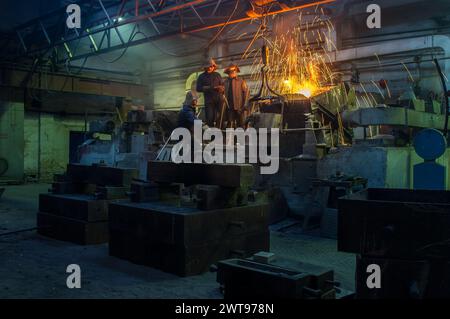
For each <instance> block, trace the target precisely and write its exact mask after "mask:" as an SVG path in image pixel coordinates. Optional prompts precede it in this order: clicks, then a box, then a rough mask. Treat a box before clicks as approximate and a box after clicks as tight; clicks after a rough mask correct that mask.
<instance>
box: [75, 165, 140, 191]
mask: <svg viewBox="0 0 450 319" xmlns="http://www.w3.org/2000/svg"><path fill="white" fill-rule="evenodd" d="M67 176H68V178H69V180H70V181H72V182H73V183H90V184H96V185H99V186H101V185H103V186H129V185H130V184H131V182H132V180H133V179H134V178H137V176H138V171H137V170H136V169H133V168H117V167H108V166H101V165H97V166H96V165H92V166H89V165H81V164H68V165H67Z"/></svg>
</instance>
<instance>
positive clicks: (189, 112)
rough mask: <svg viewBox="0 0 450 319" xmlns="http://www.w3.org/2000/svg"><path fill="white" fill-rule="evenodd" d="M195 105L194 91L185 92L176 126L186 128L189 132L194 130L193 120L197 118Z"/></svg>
mask: <svg viewBox="0 0 450 319" xmlns="http://www.w3.org/2000/svg"><path fill="white" fill-rule="evenodd" d="M197 105H198V96H197V93H196V92H194V91H189V92H187V93H186V98H185V100H184V102H183V106H182V108H181V110H180V113H179V114H178V127H184V128H187V129H188V130H189V131H191V133H192V132H194V121H195V120H198V118H197V115H196V108H197Z"/></svg>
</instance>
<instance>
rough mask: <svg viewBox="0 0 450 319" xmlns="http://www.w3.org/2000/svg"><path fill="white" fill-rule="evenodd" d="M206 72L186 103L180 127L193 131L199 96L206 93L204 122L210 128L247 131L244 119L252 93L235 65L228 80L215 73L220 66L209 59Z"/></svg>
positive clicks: (179, 122)
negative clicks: (239, 128)
mask: <svg viewBox="0 0 450 319" xmlns="http://www.w3.org/2000/svg"><path fill="white" fill-rule="evenodd" d="M203 70H204V72H203V73H202V74H200V76H199V77H198V79H197V82H196V85H195V90H190V91H189V92H187V94H186V99H185V101H184V103H183V106H182V109H181V111H180V114H179V118H178V126H180V127H185V128H187V129H189V130H191V129H192V128H193V125H194V121H195V120H196V119H198V118H197V115H196V108H197V106H198V98H199V97H198V93H197V92H201V93H203V96H204V101H205V105H204V110H205V122H206V124H207V125H208V126H209V127H219V128H223V125H224V124H225V123H226V126H227V127H234V128H236V127H244V125H245V115H246V111H248V101H249V96H250V92H249V89H248V86H247V83H246V82H245V80H244V79H241V78H240V77H238V73H239V72H240V70H239V67H238V66H237V65H236V64H231V65H230V66H228V67H227V68H226V69H225V70H224V73H225V74H227V75H228V77H227V78H226V79H223V78H222V76H221V75H220V74H219V73H218V72H216V70H217V63H216V62H215V61H214V59H212V58H210V59H208V60H207V61H206V62H205V63H204V65H203Z"/></svg>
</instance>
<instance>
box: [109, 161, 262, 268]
mask: <svg viewBox="0 0 450 319" xmlns="http://www.w3.org/2000/svg"><path fill="white" fill-rule="evenodd" d="M148 179H149V180H150V181H151V182H149V183H147V184H142V185H135V186H132V189H134V190H133V191H132V196H131V199H132V200H131V201H121V202H115V203H111V204H110V208H109V216H110V220H109V226H110V239H109V252H110V255H112V256H116V257H119V258H122V259H126V260H129V261H131V262H134V263H137V264H143V265H147V266H150V267H154V268H158V269H161V270H163V271H166V272H170V273H174V274H177V275H179V276H190V275H196V274H200V273H203V272H205V271H208V270H209V267H210V265H211V264H213V263H215V262H217V261H219V260H221V259H225V258H230V257H231V256H247V255H251V254H253V253H255V252H257V251H260V250H268V249H269V230H268V214H267V204H266V203H264V204H258V203H252V202H248V201H247V192H248V189H249V187H250V186H251V185H252V183H253V167H252V166H251V165H226V164H175V163H172V162H158V161H154V162H149V166H148ZM139 194H141V195H139Z"/></svg>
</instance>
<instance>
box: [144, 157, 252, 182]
mask: <svg viewBox="0 0 450 319" xmlns="http://www.w3.org/2000/svg"><path fill="white" fill-rule="evenodd" d="M147 176H148V179H149V180H151V181H153V182H158V183H184V184H186V185H194V184H205V185H217V186H222V187H250V186H252V185H253V182H254V172H253V166H252V165H249V164H202V163H198V164H197V163H180V164H176V163H173V162H163V161H150V162H149V163H148V169H147Z"/></svg>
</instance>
